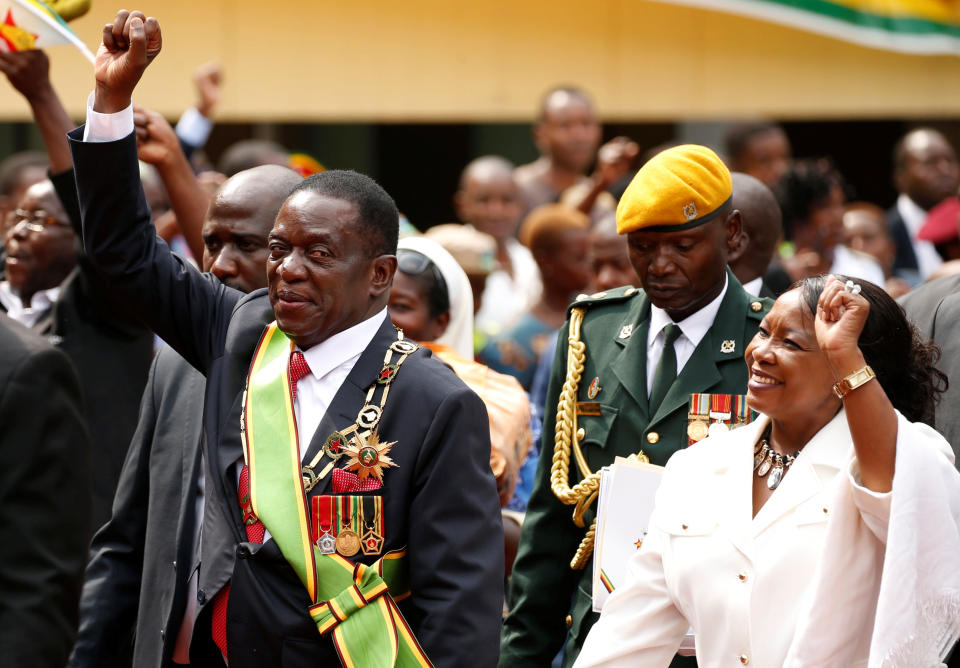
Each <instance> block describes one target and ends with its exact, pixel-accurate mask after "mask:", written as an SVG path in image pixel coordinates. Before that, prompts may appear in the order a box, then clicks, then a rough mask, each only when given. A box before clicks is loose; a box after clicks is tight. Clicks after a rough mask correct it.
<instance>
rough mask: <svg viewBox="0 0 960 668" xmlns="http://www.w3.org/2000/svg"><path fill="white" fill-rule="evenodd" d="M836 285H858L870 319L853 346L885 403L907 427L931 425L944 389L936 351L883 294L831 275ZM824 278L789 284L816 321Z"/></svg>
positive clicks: (944, 378) (944, 379)
mask: <svg viewBox="0 0 960 668" xmlns="http://www.w3.org/2000/svg"><path fill="white" fill-rule="evenodd" d="M835 275H836V277H837V278H838V279H840V280H841V281H848V280H853V281H856V282H857V283H859V284H860V286H861V289H862V290H861V292H860V294H861V295H863V297H865V298H866V300H867V301H868V302H869V303H870V313H869V315H867V322H866V324H864V326H863V331H862V332H861V333H860V338H859V340H858V341H857V343H858V344H859V346H860V351H861V352H862V353H863V357H864V359H866V361H867V364H869V365H870V366H871V367H872V368H873V370H874V372H875V373H876V374H877V380H878V381H880V386H881V387H882V388H883V391H884V392H885V393H886V394H887V398H889V399H890V403H891V404H893V407H894V408H896V409H897V410H898V411H900V412H901V413H903V415H904V417H906V418H907V419H908V420H910V421H911V422H923V423H925V424H928V425H930V426H931V427H932V426H934V425H933V419H934V409H935V408H936V405H937V402H938V401H939V400H940V395H941V394H942V393H943V392H944V391H946V389H947V376H946V374H944V373H943V372H942V371H940V370H939V369H937V368H936V364H937V362H939V361H940V348H938V347H937V346H936V345H935V344H934V343H933V342H932V341H924V340H923V339H922V338H920V332H919V331H918V330H917V328H916V327H914V326H913V325H912V324H911V323H910V321H909V320H907V316H906V314H905V313H904V312H903V309H902V308H901V307H900V305H899V304H897V302H895V301H894V300H893V298H892V297H890V295H888V294H887V293H886V291H885V290H884V289H883V288H881V287H878V286H876V285H874V284H873V283H870V282H869V281H864V280H862V279H853V278H850V277H849V276H841V275H839V274H835ZM828 278H829V276H814V277H813V278H805V279H803V280H802V281H799V282H797V283H795V284H794V286H793V287H795V288H799V290H800V295H801V298H802V300H803V301H804V303H805V304H806V306H807V308H809V309H810V313H811V314H814V315H816V312H817V302H818V301H819V300H820V293H822V292H823V287H824V285H826V282H827V279H828Z"/></svg>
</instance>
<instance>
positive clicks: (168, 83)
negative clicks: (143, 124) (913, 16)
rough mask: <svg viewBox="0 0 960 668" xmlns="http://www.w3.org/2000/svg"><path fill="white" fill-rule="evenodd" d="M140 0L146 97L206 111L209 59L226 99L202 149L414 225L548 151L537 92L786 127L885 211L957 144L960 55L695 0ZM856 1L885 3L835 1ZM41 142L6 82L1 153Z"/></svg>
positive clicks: (680, 124)
mask: <svg viewBox="0 0 960 668" xmlns="http://www.w3.org/2000/svg"><path fill="white" fill-rule="evenodd" d="M742 1H743V0H741V2H742ZM910 2H911V4H913V5H916V6H919V7H921V9H922V10H924V11H927V12H928V13H929V12H934V13H935V12H937V11H944V12H950V11H952V9H951V7H952V4H951V3H949V2H946V1H943V2H939V1H938V0H927V3H926V5H924V3H923V2H921V0H910ZM136 4H137V5H138V7H137V8H139V9H142V10H143V11H145V12H146V13H148V14H152V15H155V16H157V17H158V18H160V20H161V24H162V26H163V31H164V52H163V54H162V55H161V56H160V58H159V59H158V61H157V63H156V64H155V65H154V66H152V67H151V69H150V71H149V73H148V74H147V80H146V81H145V82H144V84H143V85H142V86H141V87H140V88H139V89H138V91H137V99H136V102H137V103H138V104H141V105H143V106H146V107H149V108H153V109H156V110H157V111H160V112H161V113H163V114H164V115H165V116H167V117H168V118H169V119H170V120H171V121H176V119H177V118H178V117H179V115H180V114H181V113H182V112H183V110H184V109H186V108H187V107H189V106H191V105H192V104H194V103H195V91H194V87H193V83H192V79H191V76H192V72H193V70H194V69H195V68H196V67H197V66H198V65H200V64H201V63H204V62H207V61H217V62H219V63H220V64H221V65H222V68H223V73H224V86H223V96H222V99H221V100H220V102H219V104H218V106H217V111H216V116H215V119H216V121H217V124H216V127H215V129H214V131H213V134H212V136H211V138H210V140H209V142H208V144H207V147H206V152H207V154H208V156H209V158H210V159H211V160H212V161H213V162H214V163H215V162H216V159H217V157H218V156H219V154H220V153H222V151H223V150H224V148H225V147H227V146H228V145H230V144H231V143H233V142H234V141H236V140H237V139H241V138H247V137H256V138H264V139H273V140H276V141H278V142H280V143H281V144H283V145H284V146H286V147H288V148H289V149H291V150H293V151H303V152H306V153H309V154H310V155H312V156H314V157H316V158H317V159H318V160H320V161H321V162H322V163H323V164H324V165H326V166H327V167H338V168H354V169H357V170H360V171H363V172H366V173H368V174H371V175H372V176H374V177H376V178H377V179H379V180H380V181H381V183H382V184H383V185H384V186H385V187H386V189H387V190H388V191H389V192H390V193H392V194H393V195H394V196H395V197H396V198H397V200H398V203H399V205H400V208H401V209H402V210H403V211H404V212H405V213H406V214H407V216H408V217H409V218H410V220H411V221H413V222H414V223H415V224H416V225H417V226H418V227H421V228H424V227H428V226H430V225H433V224H436V223H440V222H445V221H449V220H453V219H454V212H453V205H452V201H451V199H450V197H447V196H445V195H444V194H445V193H449V194H451V195H452V193H453V192H454V190H455V184H456V180H457V177H458V175H459V171H460V169H461V168H462V166H463V165H464V164H466V163H467V162H468V160H469V159H470V158H472V157H475V156H477V155H482V154H487V153H496V154H501V155H504V156H506V157H508V158H510V159H511V160H513V161H514V162H515V163H517V164H521V163H525V162H528V161H530V160H532V159H534V158H535V157H536V156H537V150H536V147H535V146H534V144H533V141H532V139H531V134H530V129H531V124H532V123H533V122H534V120H535V117H536V112H537V108H538V104H539V98H540V95H541V93H542V92H543V91H545V90H546V89H547V88H549V87H550V86H553V85H556V84H560V83H568V84H573V85H576V86H579V87H581V88H583V89H585V90H586V91H588V92H589V93H590V94H591V95H592V96H593V97H594V100H595V102H596V105H597V107H598V109H599V111H600V113H601V117H602V119H603V121H604V137H605V138H609V137H613V136H616V135H627V136H630V137H632V138H633V139H635V140H636V141H637V142H639V143H640V145H641V149H642V150H647V149H649V148H652V147H654V146H656V145H658V144H661V143H663V142H667V141H674V140H678V141H696V142H702V143H707V144H710V145H713V146H715V147H717V148H720V147H722V137H723V135H724V132H725V130H726V128H727V127H728V126H729V124H730V123H732V122H735V121H743V120H751V119H764V120H773V121H777V122H780V123H781V124H782V125H783V127H784V128H785V130H786V132H787V134H788V136H789V138H790V140H791V144H792V145H793V147H794V151H795V154H796V156H797V157H803V156H822V155H829V156H832V157H833V158H834V160H835V162H836V165H837V167H838V168H839V170H840V171H841V172H842V173H843V174H844V175H845V176H846V177H847V179H848V181H849V182H850V184H851V186H852V187H853V189H854V191H855V193H856V196H857V197H858V198H860V199H865V200H869V201H872V202H876V203H878V204H880V205H881V206H889V205H890V204H892V203H893V201H894V199H895V197H896V193H895V191H894V189H893V186H892V185H891V183H890V173H891V155H890V152H891V148H892V146H893V144H894V142H895V141H896V139H897V138H898V137H900V136H901V135H902V134H903V133H904V132H905V131H906V130H908V129H909V128H911V127H914V126H917V125H921V124H922V125H929V126H933V127H936V128H938V129H940V130H941V131H943V132H944V133H945V134H946V135H947V137H948V138H949V139H950V140H951V141H952V143H953V144H954V145H955V146H960V122H958V119H960V86H957V85H956V82H958V81H960V57H958V56H957V55H954V54H952V53H942V54H939V55H916V54H908V53H898V52H895V51H889V50H883V49H878V48H871V47H867V46H862V45H859V44H855V43H851V42H848V41H844V40H841V39H836V38H833V37H827V36H823V35H820V34H815V33H813V32H809V31H807V30H802V29H798V28H792V27H786V26H783V25H778V24H776V23H772V22H769V21H765V20H761V19H758V18H748V17H745V16H742V15H736V14H731V13H725V12H718V11H714V10H711V9H706V8H702V7H692V6H681V5H673V4H661V3H657V2H646V1H644V0H593V1H592V2H578V1H574V0H553V1H551V2H543V1H538V0H487V1H486V2H482V3H461V2H445V1H441V0H409V1H407V2H403V3H387V2H379V1H369V0H355V1H354V2H329V1H317V0H289V1H288V2H284V3H262V2H260V3H255V2H250V1H249V0H200V1H198V0H191V1H188V0H163V1H162V2H161V1H159V0H145V1H144V2H141V3H136ZM715 4H718V5H720V4H722V0H716V3H715ZM795 4H797V5H798V6H801V5H805V4H813V3H806V2H798V3H795ZM821 4H824V5H825V4H827V3H821ZM834 4H835V5H836V3H834ZM853 4H862V5H864V6H866V7H867V8H869V7H870V6H871V5H873V4H876V3H871V2H870V0H863V1H862V2H859V3H854V2H853V0H844V2H843V3H840V5H839V6H843V5H853ZM893 4H896V3H893ZM734 5H736V2H734V1H733V0H731V6H734ZM887 5H889V3H887ZM116 9H117V7H115V6H113V5H106V4H104V3H103V1H102V0H95V1H94V3H93V8H92V9H91V11H90V12H89V13H88V14H87V15H86V16H84V17H82V18H80V19H78V20H76V21H74V22H72V23H71V24H70V25H71V27H72V28H73V29H74V30H75V31H76V32H77V34H78V35H79V36H80V37H81V38H82V39H83V40H84V41H85V42H86V43H87V44H88V45H89V46H90V47H91V48H92V49H93V48H95V47H96V45H97V44H98V42H99V38H100V30H101V27H102V24H103V22H104V21H105V20H107V19H108V18H109V17H110V16H112V15H113V13H114V11H115V10H116ZM946 33H947V37H950V30H949V29H948V30H946ZM938 48H941V50H946V51H949V50H950V48H952V47H951V45H950V44H947V45H946V46H943V45H942V44H941V46H940V47H938ZM49 54H50V57H51V61H52V69H53V80H54V84H55V85H56V87H57V89H58V91H59V92H60V94H61V97H62V98H63V100H64V101H65V103H66V104H67V106H68V109H69V111H70V113H71V115H72V116H73V117H74V118H76V119H78V120H79V119H81V118H82V116H83V105H84V103H85V100H86V97H87V94H88V93H89V91H90V89H91V87H92V83H93V78H92V73H91V70H90V65H89V63H88V62H87V61H86V60H84V59H83V58H82V56H80V54H79V53H78V52H76V51H75V50H73V49H71V48H69V47H55V48H52V49H50V51H49ZM40 146H41V143H40V138H39V136H37V134H36V133H35V130H34V126H33V124H32V122H31V121H30V116H29V109H28V108H27V106H26V104H25V103H24V101H23V99H22V98H21V97H20V96H19V95H17V94H16V93H15V92H14V91H13V90H11V89H9V88H7V93H6V94H5V95H3V96H2V97H0V155H6V154H9V153H10V152H12V151H16V150H21V149H25V148H39V147H40ZM425 184H428V185H429V190H427V189H425V188H424V185H425ZM424 192H430V193H436V194H437V196H435V197H429V198H428V197H424V196H423V193H424Z"/></svg>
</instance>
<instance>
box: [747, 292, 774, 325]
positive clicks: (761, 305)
mask: <svg viewBox="0 0 960 668" xmlns="http://www.w3.org/2000/svg"><path fill="white" fill-rule="evenodd" d="M771 306H773V300H772V299H770V298H769V297H754V298H753V299H751V300H750V301H749V302H748V306H747V317H750V318H753V319H754V320H763V316H765V315H766V314H767V311H769V310H770V307H771Z"/></svg>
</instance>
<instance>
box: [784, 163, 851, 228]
mask: <svg viewBox="0 0 960 668" xmlns="http://www.w3.org/2000/svg"><path fill="white" fill-rule="evenodd" d="M834 186H840V188H841V190H843V191H844V192H846V190H847V184H846V182H845V181H844V180H843V176H842V175H841V174H840V172H838V171H837V169H836V167H834V165H833V161H831V160H830V159H829V158H820V159H818V160H797V161H796V162H795V163H794V164H793V166H791V167H790V170H789V171H787V173H786V174H784V175H783V178H781V179H780V183H779V184H777V188H776V192H775V193H774V194H775V195H776V196H777V203H778V204H779V205H780V211H782V212H783V236H784V238H785V239H787V240H788V241H793V239H794V236H795V232H796V230H797V228H799V227H803V226H804V225H807V224H808V223H809V219H810V215H811V214H812V213H813V210H814V208H816V207H817V206H821V205H822V204H823V203H824V202H825V201H827V198H828V197H829V196H830V192H831V191H832V190H833V188H834Z"/></svg>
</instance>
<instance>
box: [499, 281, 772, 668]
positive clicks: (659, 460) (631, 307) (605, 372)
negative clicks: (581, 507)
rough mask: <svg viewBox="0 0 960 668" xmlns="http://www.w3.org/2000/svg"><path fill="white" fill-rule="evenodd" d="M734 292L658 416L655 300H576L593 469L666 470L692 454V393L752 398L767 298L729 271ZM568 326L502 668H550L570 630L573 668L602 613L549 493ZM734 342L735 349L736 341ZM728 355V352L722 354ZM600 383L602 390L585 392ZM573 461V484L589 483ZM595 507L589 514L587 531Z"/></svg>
mask: <svg viewBox="0 0 960 668" xmlns="http://www.w3.org/2000/svg"><path fill="white" fill-rule="evenodd" d="M727 280H728V285H727V292H726V295H724V298H723V301H722V302H721V304H720V310H719V311H718V312H717V316H716V318H715V319H714V322H713V325H712V326H711V328H710V330H709V331H708V332H707V334H706V336H704V338H703V340H702V341H701V342H700V345H698V346H697V348H696V350H694V352H693V355H692V356H691V357H690V359H689V361H688V362H687V363H686V364H685V365H684V367H683V369H682V370H681V371H680V374H679V375H678V377H677V379H676V381H675V382H674V384H673V386H672V387H671V388H670V390H669V391H668V392H667V395H666V397H665V398H664V400H663V403H662V404H661V405H660V407H659V409H658V410H657V411H656V413H655V414H653V415H651V414H650V411H649V409H648V405H647V380H646V378H647V334H648V330H649V324H650V300H649V299H648V298H647V296H646V294H645V293H644V292H643V291H642V290H635V289H632V288H618V289H616V290H611V291H608V292H607V293H605V294H604V293H600V294H597V295H594V296H593V297H587V298H583V299H580V300H578V301H576V302H574V303H573V304H572V305H571V308H572V307H584V308H585V309H586V313H585V315H584V319H583V325H582V328H581V338H580V340H581V341H583V342H584V343H585V345H586V361H585V365H584V372H583V377H582V378H581V381H580V386H579V389H578V392H577V401H578V402H586V401H592V402H599V403H600V405H601V411H600V412H601V414H600V415H599V416H590V415H580V416H579V417H578V418H577V421H578V424H579V426H580V427H581V428H582V429H583V431H584V432H585V433H584V436H583V437H582V438H581V440H580V443H581V447H582V450H583V455H584V457H585V458H586V460H587V463H588V464H589V467H590V470H591V471H598V470H599V469H601V468H602V467H604V466H607V465H609V464H612V463H613V460H614V457H616V456H622V457H626V456H628V455H630V454H633V453H635V452H638V451H640V450H643V452H644V453H645V454H646V455H647V456H648V457H649V458H650V461H651V462H652V463H654V464H659V465H661V466H662V465H664V464H666V463H667V460H668V459H669V458H670V455H672V454H673V453H674V452H676V451H677V450H679V449H681V448H684V447H686V446H687V443H688V441H687V431H686V430H687V423H688V418H687V414H688V405H689V400H690V395H691V394H693V393H724V394H744V393H745V392H746V389H747V367H746V364H745V363H744V360H743V354H744V351H745V350H746V347H747V343H749V341H750V339H752V338H753V335H754V334H755V333H756V331H757V328H758V326H759V324H760V320H761V319H762V318H763V316H764V315H765V314H766V312H767V311H768V310H769V309H770V306H771V305H772V303H773V302H772V301H771V300H769V299H755V298H753V297H752V296H751V295H749V294H748V293H746V292H744V290H743V287H742V286H741V285H740V283H739V282H738V281H737V279H736V278H735V277H734V275H733V273H732V272H730V271H729V270H728V271H727ZM568 327H569V320H568V322H567V325H565V326H564V328H563V329H562V330H561V331H560V336H559V338H558V342H557V356H556V361H555V362H554V365H553V370H552V373H551V376H550V385H549V389H548V391H547V403H546V407H545V414H544V419H543V443H542V446H541V451H540V463H539V467H538V469H537V478H536V482H535V484H534V487H533V492H532V494H531V497H530V503H529V506H528V509H527V515H526V519H525V520H524V524H523V533H522V534H521V537H520V547H519V550H518V553H517V560H516V563H515V565H514V567H513V576H512V581H511V585H510V596H509V603H510V613H509V615H508V616H507V618H506V620H505V622H504V628H503V634H502V638H501V648H500V663H499V665H500V666H501V667H503V668H506V667H510V668H514V667H520V666H522V667H524V668H528V667H536V666H549V665H550V661H551V660H552V659H553V657H554V656H555V655H556V654H557V652H558V651H559V650H560V647H561V643H562V642H563V638H564V636H565V634H566V633H567V631H568V629H569V631H570V634H569V637H568V638H567V642H566V647H565V652H564V661H563V665H564V666H570V665H572V664H573V662H574V661H575V660H576V657H577V655H578V653H579V651H580V648H581V647H582V646H583V642H584V640H585V639H586V636H587V633H588V632H589V631H590V628H591V627H592V626H593V624H594V622H596V620H597V618H598V617H599V615H597V614H596V613H594V612H593V611H592V599H591V597H592V580H591V578H592V573H593V562H592V559H591V560H590V561H588V562H587V565H586V568H584V569H583V570H580V571H575V570H572V569H571V568H570V560H571V559H572V558H573V556H574V554H575V552H576V550H577V547H578V546H579V544H580V541H581V539H582V538H583V537H584V534H585V533H586V528H580V527H577V526H576V525H574V523H573V520H572V513H573V506H568V505H564V504H563V503H561V502H560V501H559V500H558V499H557V497H556V496H555V495H554V494H553V491H552V490H551V488H550V465H551V460H552V455H553V450H554V425H555V422H556V412H557V399H558V396H559V394H560V389H561V387H562V385H563V382H564V379H565V378H566V375H567V328H568ZM725 341H727V342H729V341H733V342H734V346H733V350H732V351H729V349H730V346H729V343H728V344H727V345H725V346H722V344H723V343H724V342H725ZM725 350H728V351H729V352H724V351H725ZM594 378H598V379H599V386H600V391H599V392H598V393H597V394H596V396H595V397H593V398H590V397H588V394H587V392H588V391H589V386H590V383H591V381H592V380H593V379H594ZM571 459H572V457H571ZM581 479H582V478H581V476H580V475H579V471H578V470H577V467H576V465H575V464H573V463H572V462H571V466H570V481H569V484H570V485H571V486H573V485H574V484H576V483H577V482H579V481H580V480H581ZM595 506H596V504H594V505H593V506H591V508H590V509H589V510H588V511H587V513H586V515H585V516H584V518H585V525H586V527H589V526H590V523H591V522H592V521H593V519H594V514H595Z"/></svg>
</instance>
